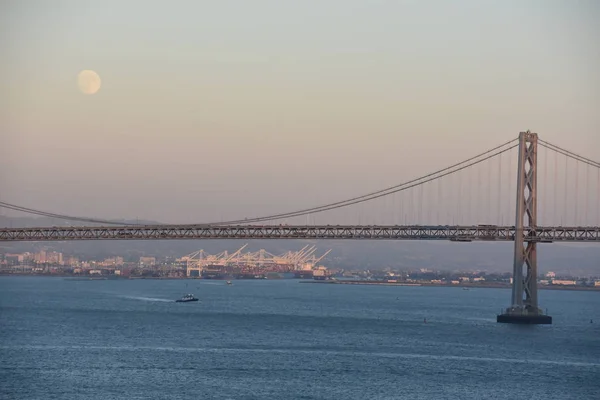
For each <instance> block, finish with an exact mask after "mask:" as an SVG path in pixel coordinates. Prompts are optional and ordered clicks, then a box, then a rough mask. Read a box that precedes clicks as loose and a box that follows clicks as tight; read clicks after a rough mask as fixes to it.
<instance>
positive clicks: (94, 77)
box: [77, 69, 102, 94]
mask: <svg viewBox="0 0 600 400" xmlns="http://www.w3.org/2000/svg"><path fill="white" fill-rule="evenodd" d="M77 86H78V87H79V90H81V93H83V94H94V93H96V92H98V90H100V86H102V81H101V80H100V76H99V75H98V74H97V73H96V72H95V71H92V70H89V69H86V70H83V71H81V72H80V73H79V75H77Z"/></svg>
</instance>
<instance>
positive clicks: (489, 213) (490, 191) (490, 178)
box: [485, 160, 493, 224]
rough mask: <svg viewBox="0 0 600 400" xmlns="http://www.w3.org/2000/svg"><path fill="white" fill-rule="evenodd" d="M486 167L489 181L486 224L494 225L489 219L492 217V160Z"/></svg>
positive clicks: (488, 161) (487, 162)
mask: <svg viewBox="0 0 600 400" xmlns="http://www.w3.org/2000/svg"><path fill="white" fill-rule="evenodd" d="M486 165H487V168H488V171H487V172H488V179H487V197H488V198H487V203H488V204H487V218H488V219H486V222H485V223H486V224H493V222H492V221H491V220H490V219H489V217H490V216H491V215H492V160H487V161H486Z"/></svg>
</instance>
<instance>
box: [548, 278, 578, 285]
mask: <svg viewBox="0 0 600 400" xmlns="http://www.w3.org/2000/svg"><path fill="white" fill-rule="evenodd" d="M552 284H553V285H564V286H572V285H577V281H574V280H567V279H553V280H552Z"/></svg>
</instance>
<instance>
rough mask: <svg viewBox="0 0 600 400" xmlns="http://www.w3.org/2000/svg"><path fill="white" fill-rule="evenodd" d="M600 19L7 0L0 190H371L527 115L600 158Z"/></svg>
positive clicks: (193, 203)
mask: <svg viewBox="0 0 600 400" xmlns="http://www.w3.org/2000/svg"><path fill="white" fill-rule="evenodd" d="M598 21H600V2H597V1H594V0H588V1H574V0H572V1H567V0H565V1H554V0H532V1H516V0H505V1H481V0H472V1H467V0H463V1H453V2H449V1H441V0H439V1H417V0H415V1H375V0H373V1H367V0H363V1H358V0H320V1H317V0H304V1H286V0H270V1H266V0H253V1H242V0H238V1H232V0H219V1H199V0H194V1H184V0H178V1H169V2H166V1H134V0H129V1H111V0H105V1H82V0H73V1H70V0H69V1H66V0H65V1H59V0H56V1H52V2H50V1H43V0H38V1H34V0H29V1H28V0H18V1H17V0H15V1H10V0H9V1H3V2H2V3H1V4H0V54H2V62H0V199H1V200H3V201H6V202H11V203H17V204H20V205H24V206H28V207H33V208H39V209H43V210H50V211H54V212H59V213H67V214H74V215H86V216H95V217H102V218H145V219H154V220H159V221H163V222H202V221H206V220H215V219H220V218H224V219H229V218H237V217H241V216H250V215H261V214H269V213H272V212H277V211H287V210H293V209H296V208H303V207H309V206H313V205H318V204H320V203H322V202H329V201H336V200H340V199H344V198H346V197H351V196H354V195H360V194H362V193H364V192H367V191H370V190H376V189H379V188H382V187H386V186H389V185H393V184H396V183H399V182H402V181H404V180H407V179H410V178H413V177H415V176H420V175H424V174H426V173H428V172H430V171H432V170H435V169H438V168H442V167H445V166H447V165H449V164H451V163H454V162H457V161H461V160H463V159H465V158H468V157H470V156H472V155H474V154H476V153H478V152H481V151H484V150H486V149H488V148H490V147H493V146H495V145H497V144H500V143H502V142H505V141H507V140H509V139H511V138H513V137H516V136H517V135H518V133H519V131H521V130H526V129H531V130H532V131H535V132H538V133H539V134H540V137H541V138H543V139H545V140H547V141H550V142H552V143H556V144H559V145H561V146H563V147H566V148H568V149H571V150H573V151H576V152H579V153H582V154H584V155H586V156H588V157H590V158H592V159H595V160H600V73H599V71H600V23H598ZM85 69H91V70H94V71H96V72H97V73H98V74H99V75H100V77H101V79H102V87H101V89H100V91H99V92H98V93H97V94H95V95H84V94H82V93H81V92H80V91H79V90H78V87H77V74H78V73H79V72H80V71H81V70H85ZM506 198H507V202H510V204H513V203H514V195H513V194H512V193H509V194H507V197H506ZM590 207H591V206H590Z"/></svg>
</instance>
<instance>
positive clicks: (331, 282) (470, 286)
mask: <svg viewBox="0 0 600 400" xmlns="http://www.w3.org/2000/svg"><path fill="white" fill-rule="evenodd" d="M298 283H316V284H329V285H380V286H422V287H455V288H465V289H512V285H510V284H504V283H499V284H492V283H489V284H476V285H475V284H459V285H448V284H443V283H429V282H414V283H413V282H386V281H338V280H322V281H321V280H311V281H309V280H303V281H300V282H298ZM538 289H541V290H573V291H585V292H600V287H595V286H552V285H538Z"/></svg>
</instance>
